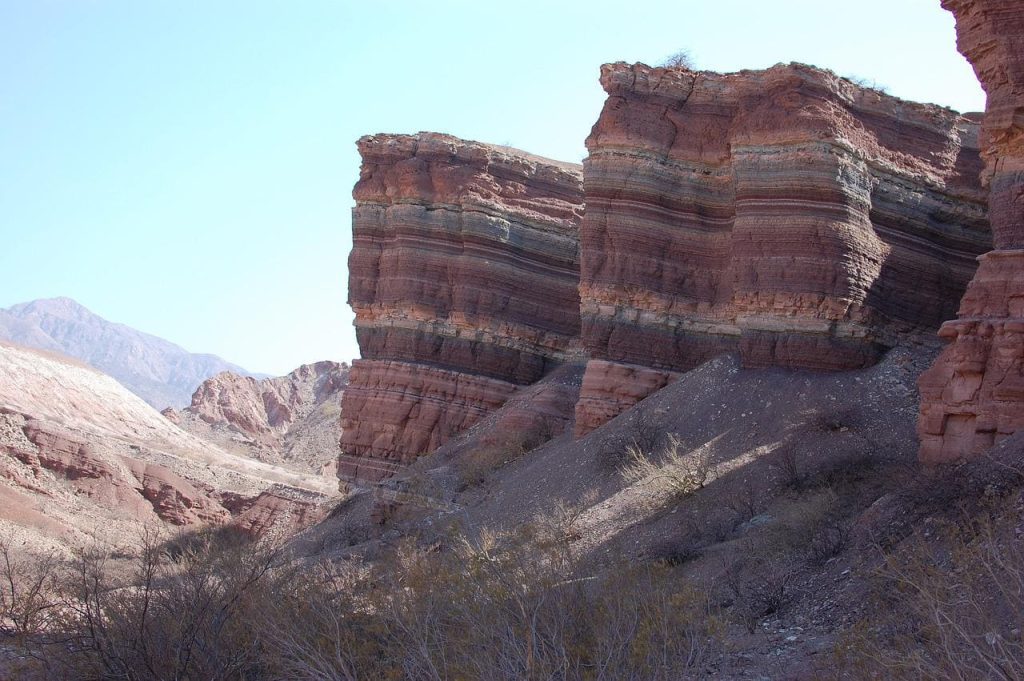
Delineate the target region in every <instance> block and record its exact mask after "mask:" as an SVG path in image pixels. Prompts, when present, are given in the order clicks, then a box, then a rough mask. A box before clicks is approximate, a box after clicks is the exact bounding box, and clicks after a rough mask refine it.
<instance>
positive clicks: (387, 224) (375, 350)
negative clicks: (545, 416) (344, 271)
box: [339, 133, 583, 480]
mask: <svg viewBox="0 0 1024 681" xmlns="http://www.w3.org/2000/svg"><path fill="white" fill-rule="evenodd" d="M358 147H359V152H360V154H361V155H362V159H363V165H362V170H361V174H360V179H359V182H358V184H357V185H356V187H355V189H354V191H353V196H354V197H355V200H356V207H355V208H354V209H353V215H352V232H353V249H352V253H351V255H350V256H349V304H350V305H351V306H352V308H353V310H354V311H355V315H356V322H355V323H356V334H357V337H358V340H359V347H360V350H361V354H362V357H363V359H362V360H357V361H356V362H354V364H353V367H352V372H351V376H350V384H349V387H348V389H347V390H346V392H345V395H344V398H343V404H342V426H343V431H344V432H343V435H342V443H341V444H342V450H343V452H344V455H343V456H342V459H341V464H340V469H339V475H341V477H343V478H345V479H363V480H365V479H378V478H379V477H383V476H386V475H387V474H389V473H390V472H391V471H393V470H394V468H395V467H396V466H397V465H401V464H403V463H407V462H408V461H410V460H411V459H413V458H415V456H417V455H418V454H421V453H423V452H426V451H429V450H430V449H432V448H434V447H436V446H438V445H439V444H441V443H442V442H444V441H445V440H446V439H448V438H449V437H451V436H452V435H454V434H455V433H457V432H459V431H461V430H463V429H465V428H467V427H468V426H470V425H472V424H473V423H475V422H476V421H477V420H478V419H479V418H480V417H481V416H482V415H484V414H486V413H487V412H489V411H490V410H492V409H494V408H495V407H497V406H500V405H501V404H502V403H503V402H504V401H505V400H506V399H507V398H508V397H509V395H511V394H512V393H513V392H514V391H515V390H516V387H517V386H521V385H527V384H530V383H533V382H534V381H536V380H538V379H539V378H541V377H542V376H544V375H545V374H546V373H548V372H549V371H550V370H551V369H553V368H554V367H556V366H558V365H559V364H561V363H562V362H564V361H565V360H566V359H570V358H578V357H579V347H578V337H579V329H580V317H579V294H578V291H577V284H578V277H579V259H578V244H579V240H578V225H579V221H580V218H581V215H582V211H583V205H582V204H583V192H582V176H581V172H580V168H579V166H575V165H572V164H565V163H559V162H557V161H550V160H547V159H542V158H538V157H535V156H531V155H529V154H526V153H524V152H520V151H518V150H515V149H510V148H507V147H495V146H489V145H484V144H479V143H476V142H468V141H465V140H460V139H457V138H454V137H450V136H447V135H440V134H435V133H420V134H418V135H374V136H369V137H364V138H362V139H360V140H359V142H358Z"/></svg>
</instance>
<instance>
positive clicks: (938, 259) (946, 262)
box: [576, 63, 990, 435]
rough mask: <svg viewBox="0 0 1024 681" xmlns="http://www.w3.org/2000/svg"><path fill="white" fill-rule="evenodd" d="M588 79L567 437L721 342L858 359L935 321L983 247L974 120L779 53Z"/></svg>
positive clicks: (828, 365) (762, 360)
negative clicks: (578, 373)
mask: <svg viewBox="0 0 1024 681" xmlns="http://www.w3.org/2000/svg"><path fill="white" fill-rule="evenodd" d="M601 84H602V86H603V87H604V89H605V90H606V91H607V92H608V99H607V101H606V103H605V106H604V110H603V111H602V113H601V116H600V118H599V120H598V121H597V123H596V124H595V126H594V129H593V131H592V133H591V135H590V137H589V138H588V139H587V147H588V150H589V152H590V155H589V157H588V158H587V160H586V161H585V163H584V176H585V191H586V203H587V209H586V214H585V216H584V220H583V223H582V226H581V245H580V249H581V255H580V257H581V271H580V277H581V281H580V296H581V315H582V340H583V343H584V346H585V348H586V350H587V351H588V353H589V355H590V356H591V358H592V361H591V365H592V366H591V367H589V368H588V371H587V376H586V377H585V378H584V382H583V391H582V394H581V398H580V401H579V405H578V408H577V412H576V433H577V435H581V434H583V433H585V432H587V431H588V430H590V429H592V428H594V427H596V426H597V425H600V423H602V422H604V421H605V420H607V419H608V418H610V417H611V416H614V415H615V414H616V413H618V412H619V411H621V410H622V409H624V408H628V407H629V406H630V405H631V404H633V403H635V401H637V400H638V399H642V398H643V396H644V395H645V394H646V393H645V392H644V390H643V389H641V388H644V387H645V386H646V387H647V388H649V389H651V390H655V389H657V388H658V387H660V386H661V385H663V384H664V381H667V380H671V379H672V377H673V376H674V375H675V373H676V372H680V371H687V370H689V369H692V368H693V367H695V366H697V365H698V364H700V363H702V362H704V361H706V360H708V359H709V358H711V357H713V356H715V355H717V354H720V353H722V352H726V351H732V352H737V353H739V354H740V355H741V356H742V359H743V363H744V365H746V366H754V367H759V366H783V367H793V368H806V369H825V370H836V369H850V368H857V367H864V366H868V365H870V364H872V363H874V362H875V361H877V359H878V357H879V354H880V352H881V351H883V350H884V349H885V348H887V347H890V346H892V345H894V344H895V343H896V342H897V341H898V340H899V339H900V338H902V337H905V336H906V335H907V334H920V333H922V332H924V331H930V330H934V329H935V328H937V327H938V325H939V324H940V323H941V322H942V321H943V320H945V319H948V318H949V317H950V316H951V315H952V314H953V311H954V309H955V307H956V303H957V301H958V300H959V298H960V296H961V295H962V294H963V291H964V288H965V286H966V284H967V282H968V281H969V280H970V278H971V276H972V274H973V273H974V270H975V267H976V263H975V257H976V256H978V255H979V254H980V253H983V252H984V251H986V250H988V248H989V245H990V233H989V230H988V225H987V220H986V213H985V205H984V193H983V190H982V189H981V187H980V183H979V181H978V179H977V175H978V172H979V170H980V169H981V161H980V157H979V153H978V141H977V138H978V123H977V120H976V117H969V116H968V117H965V116H961V115H959V114H957V113H955V112H953V111H950V110H948V109H943V108H940V107H937V106H930V105H922V104H914V103H910V102H905V101H902V100H899V99H896V98H894V97H890V96H887V95H884V94H881V93H879V92H877V91H874V90H871V89H866V88H861V87H858V86H856V85H855V84H853V83H851V82H849V81H847V80H845V79H843V78H839V77H837V76H835V75H834V74H831V73H829V72H825V71H821V70H818V69H815V68H812V67H807V66H801V65H796V64H792V65H779V66H775V67H773V68H771V69H768V70H766V71H743V72H740V73H734V74H725V75H723V74H717V73H697V72H691V71H686V70H684V69H666V68H651V67H648V66H645V65H642V64H637V65H633V66H630V65H627V64H622V63H618V64H610V65H606V66H604V67H603V68H602V72H601ZM612 365H617V366H618V367H619V368H615V367H614V366H612ZM617 373H620V374H623V375H629V376H633V377H634V378H636V380H634V381H630V380H619V378H618V377H617V376H616V374H617Z"/></svg>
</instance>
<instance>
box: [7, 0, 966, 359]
mask: <svg viewBox="0 0 1024 681" xmlns="http://www.w3.org/2000/svg"><path fill="white" fill-rule="evenodd" d="M681 48H685V49H687V50H689V51H690V52H691V54H692V55H693V58H694V60H695V62H696V66H697V67H699V68H704V69H712V70H716V71H734V70H739V69H743V68H761V67H766V66H770V65H772V64H774V63H777V62H787V61H802V62H806V63H811V64H816V65H818V66H822V67H827V68H831V69H832V70H834V71H836V72H838V73H840V74H842V75H855V76H859V77H863V78H867V79H870V80H874V81H877V82H878V83H880V84H883V85H885V86H886V87H887V88H888V89H889V91H890V92H891V93H892V94H895V95H898V96H901V97H905V98H908V99H915V100H920V101H930V102H936V103H939V104H943V105H946V106H951V107H953V108H955V109H958V110H961V111H966V110H981V109H983V108H984V94H983V93H982V91H981V89H980V88H979V86H978V84H977V81H976V80H975V78H974V74H973V72H972V71H971V69H970V67H969V65H968V64H967V62H966V61H964V59H963V58H962V57H961V56H960V55H959V54H958V53H957V52H956V48H955V35H954V31H953V20H952V17H951V15H949V14H948V13H947V12H945V11H943V10H942V9H940V7H939V3H938V0H886V1H885V2H881V1H877V0H861V1H860V2H856V3H852V2H821V1H820V0H815V1H812V0H789V1H786V0H781V1H779V2H773V3H762V2H759V1H756V0H716V1H715V2H709V1H708V0H682V1H681V0H675V1H674V2H624V1H622V0H619V1H617V2H605V1H601V0H597V1H591V2H554V1H553V0H549V1H548V2H534V1H532V0H522V1H518V2H513V3H507V2H502V3H492V2H483V1H481V0H477V1H476V2H469V1H466V2H459V1H444V0H436V1H433V2H412V1H408V2H398V1H388V0H380V1H376V2H370V1H364V2H345V1H342V0H334V1H327V0H293V1H287V2H286V1H284V0H282V1H280V2H267V1H261V0H246V1H244V2H228V1H226V0H225V1H220V0H201V1H189V0H173V1H172V0H167V1H160V0H122V1H114V0H109V1H103V0H64V1H58V0H0V307H7V306H9V305H11V304H14V303H18V302H23V301H27V300H31V299H34V298H41V297H52V296H58V295H65V296H70V297H72V298H75V299H77V300H78V301H79V302H81V303H83V304H84V305H86V306H87V307H89V308H91V309H92V310H93V311H94V312H97V313H98V314H100V315H103V316H104V317H107V318H108V319H111V320H113V321H119V322H123V323H125V324H129V325H131V326H134V327H136V328H138V329H141V330H143V331H147V332H149V333H154V334H157V335H159V336H162V337H164V338H167V339H168V340H171V341H174V342H176V343H178V344H180V345H183V346H184V347H186V348H187V349H189V350H192V351H194V352H213V353H216V354H219V355H222V356H223V357H225V358H226V359H229V360H231V361H233V362H236V363H238V364H241V365H243V366H245V367H247V368H249V369H251V370H254V371H262V372H267V373H284V372H287V371H290V370H291V369H293V368H294V367H295V366H297V365H298V364H300V363H303V362H309V361H315V360H319V359H351V358H353V357H355V356H357V354H358V349H357V347H356V345H355V337H354V333H353V331H352V327H351V312H350V310H349V308H348V306H347V305H346V304H345V298H346V291H345V282H346V279H347V276H348V273H347V270H346V266H345V260H346V257H347V255H348V251H349V248H350V246H351V231H350V209H351V205H352V199H351V188H352V185H353V184H354V182H355V180H356V179H357V177H358V174H359V159H358V155H357V154H356V151H355V146H354V142H355V140H356V139H357V138H358V137H360V136H361V135H364V134H369V133H376V132H416V131H419V130H436V131H440V132H447V133H451V134H454V135H458V136H460V137H466V138H470V139H477V140H481V141H485V142H493V143H498V144H510V145H513V146H518V147H520V148H523V149H526V150H528V151H531V152H533V153H537V154H541V155H545V156H550V157H554V158H558V159H563V160H573V161H578V160H580V159H582V157H583V155H584V154H585V150H584V147H583V140H584V138H585V137H586V135H587V133H588V132H589V131H590V126H591V125H592V124H593V122H594V121H595V120H596V118H597V115H598V113H599V111H600V108H601V105H602V103H603V101H604V92H603V91H602V90H601V88H600V86H599V85H598V82H597V76H598V70H599V66H600V64H601V63H603V62H609V61H629V62H632V61H643V62H647V63H658V62H660V61H661V60H662V59H663V58H664V57H666V56H667V55H669V54H671V53H672V52H675V51H676V50H678V49H681Z"/></svg>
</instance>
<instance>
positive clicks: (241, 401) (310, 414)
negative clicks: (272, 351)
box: [163, 361, 349, 476]
mask: <svg viewBox="0 0 1024 681" xmlns="http://www.w3.org/2000/svg"><path fill="white" fill-rule="evenodd" d="M348 372H349V367H348V364H345V363H338V362H330V361H323V362H316V363H314V364H304V365H302V366H300V367H299V368H298V369H296V370H295V371H293V372H291V373H290V374H288V375H287V376H278V377H275V378H264V379H255V378H252V377H251V376H240V375H238V374H233V373H230V372H224V373H220V374H217V375H216V376H214V377H213V378H210V379H207V380H206V381H204V382H203V383H202V385H200V386H199V387H198V388H197V389H196V391H195V393H194V394H193V395H192V404H191V406H189V407H186V408H185V409H182V410H181V411H177V410H174V409H165V410H164V411H163V414H164V416H166V417H167V418H168V419H170V420H171V421H173V422H174V423H175V424H177V425H178V426H180V427H181V428H183V429H185V430H186V431H188V432H190V433H192V434H193V435H195V436H197V437H200V438H202V439H204V440H207V441H210V442H213V443H214V444H216V445H217V446H219V447H221V448H223V449H226V450H228V451H234V452H237V453H239V454H243V455H245V456H250V457H253V458H256V459H259V460H261V461H266V462H268V463H283V464H288V465H292V466H296V467H299V468H301V469H303V470H306V471H309V472H313V473H319V474H328V475H331V476H333V475H334V472H335V469H336V466H337V458H338V440H339V439H340V437H341V427H340V424H339V416H340V414H341V396H342V394H343V392H344V390H345V387H346V386H347V385H348Z"/></svg>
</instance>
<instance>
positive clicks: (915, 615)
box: [837, 515, 1024, 681]
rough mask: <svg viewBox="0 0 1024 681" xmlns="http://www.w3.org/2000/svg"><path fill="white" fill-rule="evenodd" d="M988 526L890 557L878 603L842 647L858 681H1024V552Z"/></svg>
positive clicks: (953, 527) (942, 533) (925, 540)
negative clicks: (899, 680) (894, 680)
mask: <svg viewBox="0 0 1024 681" xmlns="http://www.w3.org/2000/svg"><path fill="white" fill-rule="evenodd" d="M1000 517H1004V516H1001V515H994V516H982V517H980V518H975V519H971V520H967V521H961V522H957V523H952V524H947V525H945V526H943V527H939V528H933V529H931V530H929V531H928V532H927V533H925V532H918V533H916V534H915V535H914V536H912V537H911V538H910V539H908V540H907V541H905V542H904V543H903V545H901V546H900V547H899V548H897V549H896V550H893V551H891V552H889V553H886V554H884V556H883V560H882V563H881V565H880V566H879V567H878V568H877V570H876V571H875V573H874V579H875V589H874V603H873V604H872V606H871V607H870V609H869V610H868V612H867V614H866V615H865V616H864V617H863V618H862V619H861V620H860V622H859V623H858V624H857V626H855V627H853V628H852V629H851V630H850V631H849V632H847V634H846V636H845V637H844V639H843V640H842V641H841V642H840V644H839V646H838V647H837V660H839V661H840V662H841V663H842V664H844V665H845V666H846V667H848V668H849V669H850V670H851V676H853V678H862V679H877V678H927V679H936V680H940V681H945V680H949V681H967V680H968V679H1001V680H1005V681H1020V680H1022V679H1024V634H1022V632H1024V544H1022V540H1021V539H1020V538H1019V537H1017V536H1016V533H1015V532H1014V531H1013V529H1012V528H1007V527H1006V525H1005V523H1000V522H998V521H997V520H994V519H993V518H1000Z"/></svg>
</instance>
